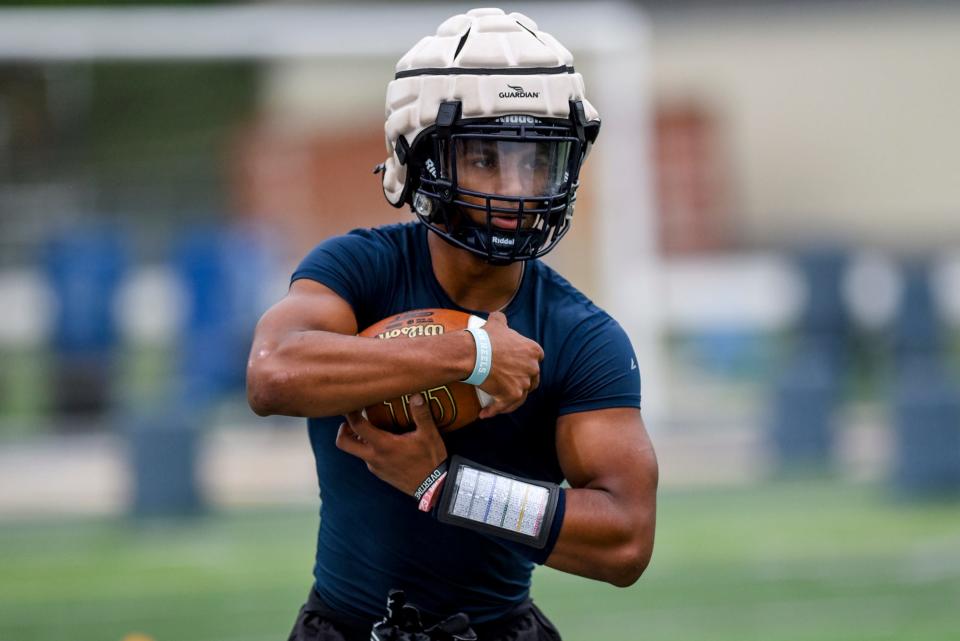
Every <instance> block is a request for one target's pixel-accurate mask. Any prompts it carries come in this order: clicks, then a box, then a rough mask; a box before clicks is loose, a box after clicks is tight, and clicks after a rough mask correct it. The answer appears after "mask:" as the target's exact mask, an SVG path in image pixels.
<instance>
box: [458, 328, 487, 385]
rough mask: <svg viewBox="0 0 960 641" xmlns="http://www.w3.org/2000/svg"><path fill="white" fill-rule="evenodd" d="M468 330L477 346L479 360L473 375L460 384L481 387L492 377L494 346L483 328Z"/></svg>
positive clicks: (474, 367)
mask: <svg viewBox="0 0 960 641" xmlns="http://www.w3.org/2000/svg"><path fill="white" fill-rule="evenodd" d="M466 329H467V331H468V332H470V334H471V335H472V336H473V341H474V342H475V343H476V344H477V360H476V362H475V363H474V365H473V373H471V374H470V376H468V377H467V378H465V379H463V380H462V381H460V382H461V383H468V384H470V385H480V384H481V383H483V382H484V381H485V380H487V376H489V375H490V366H491V365H492V364H493V346H492V345H491V344H490V336H489V335H488V334H487V330H485V329H483V328H482V327H467V328H466Z"/></svg>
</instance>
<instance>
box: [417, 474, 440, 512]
mask: <svg viewBox="0 0 960 641" xmlns="http://www.w3.org/2000/svg"><path fill="white" fill-rule="evenodd" d="M446 478H447V473H446V472H443V473H442V474H441V475H440V478H438V479H437V480H436V481H434V482H433V484H432V485H431V486H430V487H429V489H427V491H426V492H424V493H423V496H421V497H420V504H419V505H418V506H417V507H419V508H420V511H421V512H431V511H433V506H434V505H436V504H437V501H438V500H439V499H440V489H441V488H442V487H443V482H444V480H446Z"/></svg>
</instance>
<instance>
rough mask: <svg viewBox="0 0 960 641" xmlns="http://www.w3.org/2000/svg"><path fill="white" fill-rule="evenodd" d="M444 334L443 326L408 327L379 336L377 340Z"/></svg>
mask: <svg viewBox="0 0 960 641" xmlns="http://www.w3.org/2000/svg"><path fill="white" fill-rule="evenodd" d="M442 333H443V325H437V324H432V325H408V326H406V327H398V328H396V329H391V330H387V331H385V332H383V333H380V334H377V338H396V337H398V336H408V337H410V338H416V337H418V336H439V335H440V334H442Z"/></svg>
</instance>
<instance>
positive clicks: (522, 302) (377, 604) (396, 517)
mask: <svg viewBox="0 0 960 641" xmlns="http://www.w3.org/2000/svg"><path fill="white" fill-rule="evenodd" d="M427 233H428V231H427V229H426V228H425V227H424V226H423V225H421V224H419V223H408V224H400V225H390V226H387V227H380V228H376V229H361V230H355V231H352V232H350V233H348V234H346V235H343V236H338V237H335V238H331V239H329V240H326V241H324V242H323V243H321V244H320V245H318V246H317V247H316V248H315V249H313V250H312V251H311V252H310V254H308V255H307V257H306V258H305V259H304V260H303V262H302V263H301V264H300V266H299V267H298V268H297V270H296V271H295V272H294V274H293V277H292V280H297V279H300V278H308V279H311V280H315V281H318V282H320V283H322V284H324V285H326V286H327V287H329V288H330V289H332V290H333V291H335V292H336V293H337V294H339V295H340V296H341V297H342V298H343V299H344V300H346V301H347V302H348V303H349V304H350V305H351V306H352V307H353V310H354V313H355V315H356V317H357V325H358V327H359V328H361V329H363V328H365V327H368V326H369V325H372V324H374V323H375V322H377V321H379V320H381V319H383V318H385V317H387V316H390V315H392V314H397V313H400V312H403V311H408V310H412V309H423V308H431V307H433V308H448V309H459V310H461V311H466V312H470V313H473V314H476V315H478V316H481V317H484V318H485V317H486V316H487V314H485V313H482V312H477V311H474V310H468V309H464V308H462V307H460V306H458V305H457V304H456V303H454V302H453V301H452V300H451V299H450V297H449V296H447V294H446V292H444V290H443V288H442V287H441V286H440V283H439V282H438V281H437V279H436V277H435V275H434V273H433V267H432V265H431V261H430V250H429V247H428V245H427V236H426V235H427ZM504 313H505V314H506V316H507V322H508V324H509V325H510V327H511V328H513V329H514V330H516V331H517V332H519V333H520V334H522V335H523V336H526V337H528V338H530V339H532V340H535V341H536V342H537V343H539V344H540V345H541V347H543V350H544V354H545V356H544V360H543V362H542V364H541V380H540V386H539V387H538V388H537V389H536V390H535V391H534V392H532V393H531V394H530V395H529V396H528V397H527V400H526V402H525V403H524V404H523V406H521V407H520V408H519V409H517V410H516V411H514V412H512V413H511V414H507V415H499V416H495V417H493V418H491V419H487V420H481V421H477V422H475V423H473V424H471V425H468V426H467V427H464V428H462V429H460V430H457V431H456V432H453V433H451V434H449V435H447V436H445V441H446V445H447V450H448V452H449V453H450V454H451V455H453V454H460V455H462V456H465V457H467V458H469V459H471V460H474V461H476V462H478V463H482V464H484V465H488V466H490V467H493V468H496V469H499V470H502V471H504V472H508V473H511V474H516V475H519V476H523V477H526V478H534V479H540V480H546V481H551V482H554V483H560V482H561V481H563V472H562V471H561V469H560V464H559V462H558V460H557V453H556V438H555V437H556V433H555V432H556V422H557V418H558V417H559V416H561V415H563V414H569V413H573V412H582V411H588V410H596V409H601V408H610V407H640V374H639V371H638V369H637V363H636V358H635V356H634V352H633V348H632V347H631V345H630V341H629V339H628V338H627V336H626V334H625V333H624V331H623V329H621V327H620V326H619V325H618V324H617V323H616V321H614V320H613V319H612V318H611V317H610V316H609V315H608V314H606V313H605V312H603V311H602V310H601V309H599V308H598V307H597V306H596V305H594V304H593V303H592V302H590V300H588V299H587V298H586V297H585V296H584V295H583V294H581V293H580V292H579V291H577V290H576V289H575V288H574V287H573V286H572V285H570V283H568V282H567V281H566V280H564V279H563V278H562V277H561V276H559V275H558V274H557V273H556V272H555V271H553V270H552V269H550V268H549V267H547V266H546V265H545V264H543V263H542V262H540V261H530V262H528V263H527V265H526V269H525V271H524V275H523V280H522V282H521V284H520V288H519V290H518V291H517V293H516V295H515V296H514V298H513V300H512V301H511V302H510V304H509V305H508V306H507V308H506V309H505V310H504ZM343 420H344V419H343V417H340V416H335V417H325V418H311V419H309V421H308V425H309V434H310V443H311V445H312V447H313V452H314V456H315V457H316V467H317V476H318V479H319V482H320V495H321V507H320V532H319V535H318V537H317V556H316V564H315V566H314V576H315V578H316V590H317V592H318V593H319V595H320V597H321V598H322V599H323V600H324V601H325V602H326V603H327V604H328V605H329V606H331V607H332V608H334V609H335V610H337V611H339V612H342V613H344V614H348V615H351V616H355V617H361V618H364V619H369V620H374V619H378V618H380V617H382V616H383V612H384V605H385V603H386V597H387V592H388V591H389V590H390V589H391V588H400V589H403V590H405V591H406V593H407V597H408V599H409V600H410V601H411V602H413V603H416V604H417V605H418V606H419V607H420V608H421V609H422V610H423V611H424V612H425V613H426V614H428V615H433V616H446V615H449V614H452V613H454V612H465V613H466V614H467V615H469V616H470V618H471V620H472V621H474V622H477V623H482V622H485V621H489V620H492V619H496V618H498V617H500V616H502V615H504V614H506V613H507V612H509V611H510V610H511V608H513V607H514V606H516V605H517V604H519V603H521V602H522V601H523V600H524V599H526V598H527V596H528V593H529V589H530V578H531V572H532V569H533V565H532V563H531V562H530V561H528V560H526V559H525V558H524V557H523V556H521V555H520V554H519V553H518V552H517V551H516V550H515V548H512V547H511V546H510V545H507V544H504V543H502V542H501V541H499V540H498V539H495V538H493V537H490V536H486V535H484V534H479V533H476V532H473V531H471V530H467V529H464V528H460V527H456V526H453V525H448V524H444V523H440V522H439V521H437V520H436V519H434V518H433V517H432V516H430V515H428V514H425V513H423V512H420V511H419V510H418V509H417V506H416V502H415V501H414V499H413V498H411V497H410V496H407V495H405V494H403V493H402V492H400V491H398V490H396V489H394V488H393V487H391V486H390V485H388V484H387V483H385V482H383V481H381V480H380V479H378V478H377V477H376V476H374V475H373V474H372V473H371V472H370V471H369V470H367V467H366V464H365V463H364V462H363V461H361V460H360V459H358V458H355V457H353V456H351V455H350V454H347V453H345V452H342V451H341V450H339V449H337V447H336V445H335V442H334V441H335V438H336V433H337V427H338V426H339V424H340V423H341V422H342V421H343ZM511 545H512V544H511Z"/></svg>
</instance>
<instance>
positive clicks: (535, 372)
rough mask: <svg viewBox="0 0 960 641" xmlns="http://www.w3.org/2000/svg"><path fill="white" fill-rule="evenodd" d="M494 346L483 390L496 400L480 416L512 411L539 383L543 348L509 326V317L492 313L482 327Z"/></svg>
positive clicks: (485, 416)
mask: <svg viewBox="0 0 960 641" xmlns="http://www.w3.org/2000/svg"><path fill="white" fill-rule="evenodd" d="M483 328H484V329H485V330H487V335H488V336H490V344H491V345H492V346H493V364H492V366H491V368H490V374H489V375H488V376H487V380H485V381H484V382H483V384H482V385H480V389H482V390H483V391H484V392H486V393H487V394H489V395H490V396H492V397H493V399H494V402H493V403H492V404H490V405H489V406H487V407H485V408H484V409H483V410H481V411H480V418H490V417H491V416H496V415H497V414H505V413H508V412H512V411H514V410H515V409H517V408H518V407H520V406H521V405H523V402H524V401H526V400H527V395H528V394H529V393H530V392H532V391H533V390H535V389H537V386H538V385H540V361H542V360H543V349H542V348H541V347H540V346H539V345H538V344H537V343H536V341H532V340H530V339H529V338H527V337H525V336H521V335H520V334H518V333H517V332H515V331H513V330H512V329H510V328H509V327H508V326H507V317H506V316H504V315H503V314H502V313H501V312H493V313H492V314H490V316H489V318H487V323H486V324H485V325H484V326H483Z"/></svg>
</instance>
